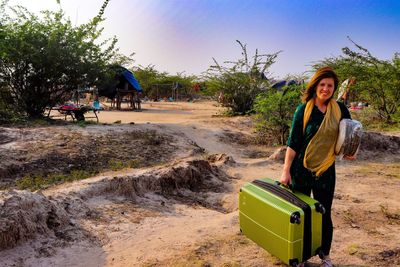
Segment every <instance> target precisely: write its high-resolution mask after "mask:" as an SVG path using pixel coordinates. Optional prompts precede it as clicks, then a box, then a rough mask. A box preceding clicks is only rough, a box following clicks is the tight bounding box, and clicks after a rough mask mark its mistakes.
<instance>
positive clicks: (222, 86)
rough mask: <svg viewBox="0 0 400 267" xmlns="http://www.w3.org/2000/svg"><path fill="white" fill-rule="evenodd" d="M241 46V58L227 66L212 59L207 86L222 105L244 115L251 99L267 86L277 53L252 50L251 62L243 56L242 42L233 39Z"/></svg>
mask: <svg viewBox="0 0 400 267" xmlns="http://www.w3.org/2000/svg"><path fill="white" fill-rule="evenodd" d="M236 42H238V43H239V45H240V47H241V49H242V56H243V58H242V59H239V60H238V61H233V62H229V61H228V62H225V63H227V64H232V65H233V66H231V67H224V66H221V65H220V64H219V63H218V62H217V61H216V60H215V59H214V58H213V60H214V63H215V65H213V66H210V68H209V70H208V71H207V74H206V78H207V88H209V90H211V92H213V93H214V94H215V93H218V92H219V93H221V94H222V95H223V101H222V105H223V106H226V107H228V108H230V109H231V111H232V112H233V113H238V114H246V113H248V112H250V111H251V110H252V108H253V103H254V99H255V98H256V96H257V95H258V94H259V93H260V92H261V91H262V90H263V89H265V88H267V87H268V85H269V82H268V79H267V75H268V68H269V67H270V66H271V65H272V64H273V63H274V62H275V59H276V58H277V56H278V54H279V53H280V52H277V53H274V54H265V55H264V54H263V55H260V54H258V50H256V52H255V55H254V56H253V61H250V60H249V58H248V55H247V48H246V45H243V44H242V43H241V42H240V41H238V40H236Z"/></svg>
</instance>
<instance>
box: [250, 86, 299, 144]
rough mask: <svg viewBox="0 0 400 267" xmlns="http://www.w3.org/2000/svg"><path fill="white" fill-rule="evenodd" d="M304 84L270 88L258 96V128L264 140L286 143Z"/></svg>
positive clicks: (256, 102)
mask: <svg viewBox="0 0 400 267" xmlns="http://www.w3.org/2000/svg"><path fill="white" fill-rule="evenodd" d="M303 89H304V85H290V86H286V87H283V88H281V89H277V90H276V89H270V90H268V91H266V92H264V93H262V94H260V95H258V96H257V98H256V101H255V104H254V110H255V111H256V116H255V118H256V129H257V131H258V133H259V135H260V136H261V137H262V139H264V140H265V141H264V142H269V141H270V140H272V142H273V143H275V144H279V145H284V144H285V143H286V140H287V137H288V134H289V130H290V126H291V121H292V118H293V114H294V111H295V109H296V107H297V106H298V105H299V103H300V93H301V91H302V90H303Z"/></svg>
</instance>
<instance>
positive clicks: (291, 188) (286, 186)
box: [275, 181, 294, 193]
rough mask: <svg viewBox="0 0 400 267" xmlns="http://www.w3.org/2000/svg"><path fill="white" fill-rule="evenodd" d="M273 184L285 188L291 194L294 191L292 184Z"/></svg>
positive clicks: (277, 182)
mask: <svg viewBox="0 0 400 267" xmlns="http://www.w3.org/2000/svg"><path fill="white" fill-rule="evenodd" d="M275 184H276V185H277V186H282V187H285V188H287V189H289V190H290V191H292V192H293V193H294V189H293V185H292V184H288V185H287V184H282V183H281V182H279V181H275Z"/></svg>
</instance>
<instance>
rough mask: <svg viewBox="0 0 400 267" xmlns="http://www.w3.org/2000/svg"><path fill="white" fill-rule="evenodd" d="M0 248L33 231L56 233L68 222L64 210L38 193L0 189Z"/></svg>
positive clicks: (21, 239)
mask: <svg viewBox="0 0 400 267" xmlns="http://www.w3.org/2000/svg"><path fill="white" fill-rule="evenodd" d="M0 207H1V209H0V218H1V220H0V250H1V249H6V248H11V247H14V246H16V245H17V244H19V243H22V242H24V241H27V240H29V239H32V238H34V237H35V236H36V235H44V234H51V233H57V230H58V229H59V228H63V227H65V226H67V225H68V224H69V222H70V221H69V219H68V216H67V213H66V212H65V211H64V210H63V209H60V208H59V207H58V206H57V204H56V203H53V202H52V201H50V200H49V199H48V198H46V197H45V196H43V195H40V194H34V193H30V192H27V191H10V192H0Z"/></svg>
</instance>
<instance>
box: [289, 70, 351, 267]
mask: <svg viewBox="0 0 400 267" xmlns="http://www.w3.org/2000/svg"><path fill="white" fill-rule="evenodd" d="M337 87H338V78H337V75H336V73H335V72H334V71H333V70H332V69H331V68H329V67H324V68H320V69H318V70H317V72H316V73H315V74H314V76H313V77H312V78H311V80H310V82H309V83H308V85H307V88H306V90H305V92H304V93H303V96H302V99H303V101H304V102H305V103H304V104H302V105H300V106H299V107H298V108H297V110H296V112H295V114H294V118H293V124H292V129H291V131H290V136H289V140H288V148H287V151H286V156H285V164H284V167H283V172H282V176H281V183H283V184H292V185H293V188H294V189H295V190H297V191H300V192H302V193H304V194H306V195H309V196H310V195H311V192H312V193H313V197H314V198H315V199H316V200H318V201H319V202H320V203H321V204H322V205H323V206H324V207H325V209H326V213H325V214H324V215H323V217H322V220H323V221H322V246H321V251H320V253H319V254H320V255H321V258H322V265H321V266H323V267H331V266H333V265H332V262H331V260H330V258H329V252H330V249H331V243H332V235H333V224H332V219H331V207H332V201H333V195H334V191H335V183H336V171H335V151H334V148H335V143H336V140H337V135H338V129H339V121H340V120H341V119H342V118H350V113H349V111H348V110H347V108H346V107H345V106H344V105H343V104H342V103H338V102H336V101H335V100H334V99H333V98H332V96H333V93H334V92H335V91H336V89H337ZM322 255H323V256H322Z"/></svg>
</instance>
